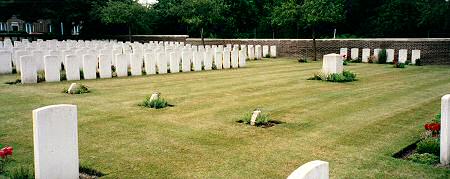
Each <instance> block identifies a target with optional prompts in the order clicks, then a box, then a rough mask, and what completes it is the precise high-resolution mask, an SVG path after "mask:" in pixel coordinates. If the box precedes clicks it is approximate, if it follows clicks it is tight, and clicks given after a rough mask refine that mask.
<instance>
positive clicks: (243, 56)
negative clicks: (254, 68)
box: [239, 50, 247, 67]
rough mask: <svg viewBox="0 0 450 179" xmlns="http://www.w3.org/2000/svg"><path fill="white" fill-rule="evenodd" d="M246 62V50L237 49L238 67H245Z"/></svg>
mask: <svg viewBox="0 0 450 179" xmlns="http://www.w3.org/2000/svg"><path fill="white" fill-rule="evenodd" d="M246 63H247V55H246V50H240V51H239V67H245V65H246Z"/></svg>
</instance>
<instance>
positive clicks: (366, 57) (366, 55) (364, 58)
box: [362, 48, 370, 63]
mask: <svg viewBox="0 0 450 179" xmlns="http://www.w3.org/2000/svg"><path fill="white" fill-rule="evenodd" d="M369 57H370V49H368V48H365V49H363V50H362V62H364V63H367V62H369Z"/></svg>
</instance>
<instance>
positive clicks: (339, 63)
mask: <svg viewBox="0 0 450 179" xmlns="http://www.w3.org/2000/svg"><path fill="white" fill-rule="evenodd" d="M343 71H344V64H343V60H342V57H341V56H340V55H338V54H335V53H333V54H328V55H324V56H323V66H322V72H323V73H325V74H327V75H328V74H334V73H339V74H340V73H342V72H343Z"/></svg>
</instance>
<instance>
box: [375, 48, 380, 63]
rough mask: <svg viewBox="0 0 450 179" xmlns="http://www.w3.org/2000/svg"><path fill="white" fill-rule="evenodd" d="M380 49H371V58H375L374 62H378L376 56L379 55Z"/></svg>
mask: <svg viewBox="0 0 450 179" xmlns="http://www.w3.org/2000/svg"><path fill="white" fill-rule="evenodd" d="M380 52H381V49H379V48H376V49H373V56H374V57H375V59H376V60H378V56H379V55H380Z"/></svg>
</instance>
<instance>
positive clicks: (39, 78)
mask: <svg viewBox="0 0 450 179" xmlns="http://www.w3.org/2000/svg"><path fill="white" fill-rule="evenodd" d="M37 82H38V83H41V82H45V72H44V71H43V70H41V71H38V73H37Z"/></svg>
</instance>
